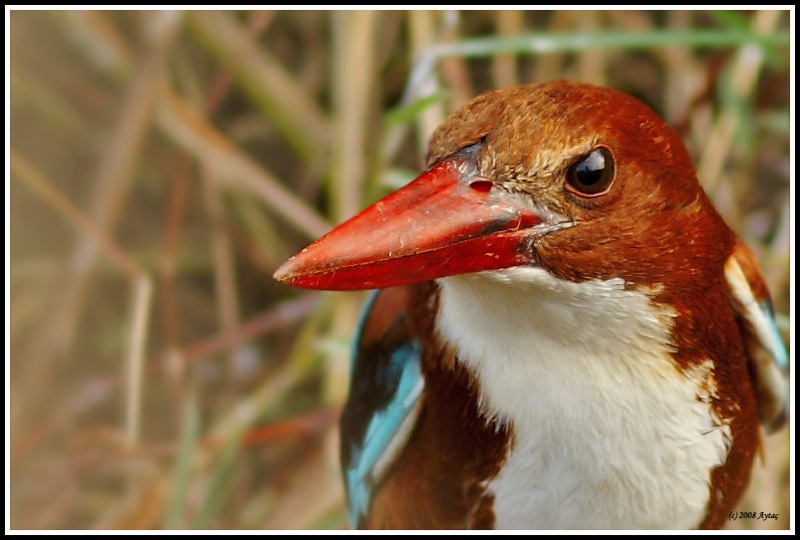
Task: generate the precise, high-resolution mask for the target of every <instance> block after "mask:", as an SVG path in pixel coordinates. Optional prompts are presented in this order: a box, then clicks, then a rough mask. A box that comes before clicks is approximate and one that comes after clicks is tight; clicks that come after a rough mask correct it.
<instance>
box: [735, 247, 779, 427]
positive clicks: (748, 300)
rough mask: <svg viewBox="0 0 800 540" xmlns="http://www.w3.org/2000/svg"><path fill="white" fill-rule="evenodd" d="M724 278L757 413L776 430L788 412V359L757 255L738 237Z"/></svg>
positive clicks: (763, 422)
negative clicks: (740, 338)
mask: <svg viewBox="0 0 800 540" xmlns="http://www.w3.org/2000/svg"><path fill="white" fill-rule="evenodd" d="M725 279H726V281H727V283H728V287H729V290H730V297H731V304H732V305H733V307H734V310H735V312H736V316H737V323H738V326H739V331H740V333H741V335H742V339H743V342H744V345H745V353H746V355H747V362H748V371H749V373H750V378H751V380H752V383H753V388H754V389H755V392H756V400H757V407H758V416H759V419H760V420H761V423H762V424H764V425H765V426H766V427H767V429H768V430H769V431H775V430H777V429H779V428H780V427H782V426H783V425H784V424H785V423H786V421H787V419H788V414H789V410H788V384H787V383H788V370H789V359H788V356H787V354H786V349H785V347H784V345H783V341H782V340H781V337H780V333H779V332H778V326H777V323H776V319H775V313H774V311H773V309H772V301H771V299H770V295H769V291H768V290H767V286H766V283H765V282H764V278H763V277H762V275H761V271H760V269H759V267H758V263H757V262H756V258H755V256H754V255H753V252H752V251H751V250H750V248H748V247H747V246H746V245H745V244H744V243H743V242H742V241H741V240H737V243H736V245H735V247H734V251H733V254H732V255H731V256H730V258H729V259H728V261H727V263H726V265H725Z"/></svg>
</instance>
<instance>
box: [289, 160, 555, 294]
mask: <svg viewBox="0 0 800 540" xmlns="http://www.w3.org/2000/svg"><path fill="white" fill-rule="evenodd" d="M543 222H544V219H543V217H542V215H541V213H537V212H536V210H535V207H534V206H533V204H532V202H531V201H529V200H527V199H526V198H524V197H523V196H520V195H516V194H511V193H508V192H507V191H504V190H502V189H500V188H497V187H495V186H493V185H492V182H491V181H490V180H488V179H486V178H483V177H481V176H479V175H478V174H477V170H476V169H475V165H474V163H472V162H468V161H466V160H464V159H460V158H456V159H450V160H447V161H444V162H441V163H439V164H437V165H435V166H433V167H431V168H430V169H429V170H427V171H426V172H424V173H422V174H421V175H420V176H419V177H418V178H417V179H416V180H414V181H413V182H411V183H410V184H408V185H407V186H405V187H403V188H401V189H399V190H398V191H396V192H394V193H392V194H391V195H389V196H387V197H385V198H384V199H382V200H380V201H378V202H377V203H375V204H374V205H372V206H370V207H369V208H367V209H366V210H364V211H363V212H361V213H360V214H358V215H357V216H355V217H353V218H352V219H350V220H349V221H346V222H344V223H342V224H341V225H339V226H338V227H336V228H335V229H333V230H332V231H331V232H329V233H328V234H326V235H325V236H323V237H322V238H320V239H319V240H317V241H316V242H314V243H313V244H311V245H310V246H308V247H307V248H305V249H303V250H302V251H300V253H298V254H297V255H295V256H294V257H292V258H291V259H289V260H288V261H286V262H285V263H284V264H283V265H282V266H281V267H280V268H278V271H277V272H275V279H277V280H278V281H281V282H283V283H286V284H287V285H292V286H295V287H305V288H309V289H329V290H359V289H376V288H383V287H391V286H394V285H402V284H405V283H414V282H419V281H427V280H431V279H435V278H439V277H445V276H452V275H456V274H467V273H470V272H478V271H481V270H498V269H501V268H509V267H512V266H519V265H523V264H529V263H531V262H532V260H533V259H532V257H533V255H532V253H531V250H530V242H528V241H526V240H528V239H529V238H530V236H531V231H530V230H528V229H530V228H531V227H533V226H535V225H537V224H539V223H543Z"/></svg>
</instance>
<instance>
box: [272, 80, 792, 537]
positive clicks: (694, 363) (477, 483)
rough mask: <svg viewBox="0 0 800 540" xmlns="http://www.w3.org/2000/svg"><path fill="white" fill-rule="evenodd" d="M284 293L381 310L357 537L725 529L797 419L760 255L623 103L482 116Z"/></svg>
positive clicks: (475, 110)
mask: <svg viewBox="0 0 800 540" xmlns="http://www.w3.org/2000/svg"><path fill="white" fill-rule="evenodd" d="M274 277H275V279H277V280H278V281H280V282H282V283H284V284H286V285H290V286H294V287H301V288H309V289H321V290H339V291H355V290H373V292H372V293H371V295H370V297H369V299H368V300H367V302H366V304H365V307H364V310H363V313H362V317H361V320H360V322H359V324H358V328H357V331H356V335H355V337H354V342H353V360H352V365H351V374H350V389H349V396H348V399H347V402H346V404H345V406H344V409H343V411H342V416H341V420H340V431H341V448H340V449H341V463H342V476H343V483H344V485H345V491H346V494H347V500H348V512H349V516H350V520H351V524H352V526H354V527H357V528H368V529H493V528H497V529H570V530H582V529H597V530H604V529H716V528H722V527H723V526H724V525H725V523H726V522H727V520H728V515H729V512H731V511H732V509H733V508H734V507H735V505H736V503H737V502H738V501H739V499H740V498H741V495H742V493H743V491H744V490H745V488H746V486H747V484H748V482H749V477H750V473H751V469H752V467H753V466H754V462H755V457H756V455H757V454H758V452H759V451H760V446H761V444H762V438H763V433H764V432H765V431H771V430H776V429H779V428H780V427H781V426H783V425H784V424H785V423H786V421H787V418H788V414H789V413H788V403H787V402H788V383H787V380H788V369H789V365H788V364H789V362H788V357H787V353H786V349H785V348H784V345H783V342H782V340H781V337H780V335H779V332H778V329H777V325H776V321H775V315H774V311H773V308H772V304H771V300H770V294H769V291H768V289H767V286H766V284H765V281H764V279H763V277H762V275H761V271H760V269H759V266H758V263H757V261H756V258H755V256H754V254H753V252H752V251H751V250H750V249H749V248H748V246H747V245H746V244H745V243H744V242H743V241H742V240H741V239H740V238H739V237H738V236H737V234H736V233H734V232H733V230H732V229H731V228H730V227H729V226H728V225H727V224H726V223H725V222H724V220H723V218H722V217H721V216H720V214H719V213H718V212H717V211H716V210H715V208H714V207H713V205H712V203H711V201H710V199H709V197H708V196H707V194H706V193H705V192H704V190H703V189H702V187H701V185H700V183H699V181H698V179H697V175H696V172H695V168H694V166H693V163H692V159H691V157H690V155H689V153H688V151H687V150H686V147H685V146H684V144H683V142H682V140H681V139H680V137H679V135H678V134H677V133H676V132H675V131H673V130H672V129H670V128H669V127H668V126H667V124H666V123H665V122H664V121H663V120H662V119H661V118H660V117H659V116H658V115H657V114H656V113H655V112H654V111H653V110H652V109H650V108H649V107H648V106H647V105H645V104H644V103H642V102H641V101H639V100H637V99H636V98H634V97H632V96H631V95H629V94H627V93H624V92H622V91H619V90H615V89H611V88H607V87H601V86H595V85H591V84H587V83H582V82H574V81H567V80H558V81H552V82H545V83H536V84H533V83H532V84H524V85H520V86H515V87H511V88H504V89H499V90H492V91H489V92H486V93H483V94H481V95H479V96H478V97H476V98H475V99H473V100H472V101H471V102H469V103H467V104H466V105H464V106H463V107H462V108H461V109H459V110H457V111H455V112H454V113H452V114H451V115H450V116H449V117H447V118H446V119H445V120H444V122H443V123H442V124H441V125H440V126H439V127H438V128H437V129H436V130H435V131H434V133H433V134H432V136H431V138H430V140H429V145H428V152H427V156H426V167H425V169H424V171H423V172H422V173H421V174H420V175H419V176H418V177H417V178H416V179H415V180H413V181H412V182H410V183H409V184H407V185H406V186H404V187H402V188H400V189H398V190H397V191H395V192H393V193H391V194H389V195H388V196H387V197H385V198H383V199H381V200H380V201H378V202H376V203H375V204H373V205H372V206H370V207H368V208H367V209H366V210H364V211H363V212H361V213H360V214H358V215H356V216H355V217H353V218H351V219H350V220H348V221H346V222H344V223H343V224H341V225H339V226H338V227H335V228H334V229H333V230H332V231H331V232H329V233H328V234H326V235H324V236H323V237H321V238H320V239H318V240H317V241H315V242H313V243H312V244H311V245H309V246H308V247H306V248H304V249H302V250H301V251H299V252H298V253H297V254H296V255H295V256H293V257H292V258H290V259H289V260H288V261H286V262H285V263H284V264H283V265H282V266H280V267H279V268H278V270H277V271H276V272H275V274H274Z"/></svg>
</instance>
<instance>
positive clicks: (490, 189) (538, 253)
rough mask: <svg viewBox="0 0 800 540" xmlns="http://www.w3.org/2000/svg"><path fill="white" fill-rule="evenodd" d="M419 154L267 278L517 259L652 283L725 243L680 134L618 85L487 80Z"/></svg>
mask: <svg viewBox="0 0 800 540" xmlns="http://www.w3.org/2000/svg"><path fill="white" fill-rule="evenodd" d="M427 164H428V167H427V169H426V170H425V171H424V172H423V173H422V174H421V175H420V176H419V177H418V178H416V179H415V180H414V181H412V182H411V183H410V184H408V185H407V186H405V187H403V188H401V189H400V190H398V191H396V192H394V193H392V194H391V195H389V196H387V197H386V198H384V199H382V200H380V201H378V202H377V203H375V204H374V205H372V206H371V207H369V208H367V209H366V210H364V211H363V212H362V213H361V214H359V215H357V216H355V217H354V218H352V219H351V220H349V221H347V222H345V223H343V224H342V225H340V226H338V227H337V228H335V229H334V230H333V231H331V232H330V233H328V234H327V235H325V236H324V237H322V238H321V239H319V240H318V241H316V242H314V243H313V244H311V245H310V246H309V247H307V248H305V249H303V250H302V251H301V252H300V253H298V254H297V255H295V256H294V257H292V258H291V259H290V260H289V261H287V262H286V263H285V264H284V265H283V266H282V267H281V268H279V269H278V271H277V272H276V274H275V277H276V279H278V280H280V281H282V282H284V283H286V284H289V285H293V286H298V287H306V288H316V289H333V290H356V289H371V288H382V287H389V286H394V285H400V284H405V283H413V282H419V281H427V280H432V279H436V278H442V277H446V276H453V275H459V274H467V273H473V272H480V271H485V270H499V269H505V268H511V267H519V266H522V267H539V268H542V269H544V270H546V271H547V272H549V273H550V274H552V275H554V276H556V277H558V278H561V279H566V280H570V281H573V282H581V281H587V280H592V279H611V278H621V279H623V280H625V282H627V283H631V284H634V285H636V284H640V285H644V286H654V285H661V284H663V283H664V281H665V279H666V278H667V276H669V279H670V280H671V281H678V282H679V281H681V280H684V279H685V280H686V281H687V282H688V281H695V280H697V279H698V277H700V278H702V276H699V275H698V273H702V272H703V269H704V268H706V267H713V268H717V269H719V268H721V267H722V265H723V263H724V259H725V258H726V257H727V255H728V254H729V252H730V251H731V246H730V244H731V243H732V242H733V240H732V237H731V235H730V233H729V232H728V229H727V227H726V226H725V225H724V223H723V222H722V220H721V218H720V217H719V215H718V214H717V213H716V212H715V211H714V210H713V208H712V207H711V204H710V202H709V201H708V199H707V197H706V196H705V194H704V193H703V191H702V189H701V188H700V186H699V184H698V182H697V179H696V175H695V172H694V168H693V166H692V162H691V159H690V157H689V155H688V153H687V151H686V149H685V148H684V146H683V143H682V142H681V140H680V139H679V137H678V136H677V135H676V134H675V133H674V132H673V131H672V130H671V129H669V128H668V127H667V125H666V124H665V123H664V122H663V121H662V120H661V119H660V118H659V117H658V116H657V115H656V114H655V113H654V112H653V111H651V110H650V109H649V108H648V107H646V106H645V105H644V104H642V103H641V102H639V101H637V100H636V99H634V98H632V97H631V96H629V95H627V94H624V93H622V92H618V91H614V90H610V89H606V88H601V87H596V86H592V85H588V84H580V83H573V82H566V81H558V82H553V83H546V84H538V85H524V86H519V87H514V88H510V89H505V90H497V91H493V92H488V93H486V94H483V95H481V96H479V97H477V98H476V99H474V100H473V101H472V102H470V103H468V104H467V105H466V106H464V107H463V108H462V109H460V110H459V111H457V112H455V113H454V114H452V115H451V116H450V117H449V118H447V120H445V122H444V123H443V124H442V125H441V126H440V127H439V128H438V129H437V130H436V132H435V133H434V134H433V136H432V138H431V141H430V145H429V151H428V158H427ZM701 281H702V279H701Z"/></svg>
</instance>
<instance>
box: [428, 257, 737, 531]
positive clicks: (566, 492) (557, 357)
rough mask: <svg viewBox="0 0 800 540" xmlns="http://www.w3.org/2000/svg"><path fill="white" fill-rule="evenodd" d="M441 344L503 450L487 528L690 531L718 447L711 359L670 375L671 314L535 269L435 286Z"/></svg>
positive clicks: (700, 511) (609, 287)
mask: <svg viewBox="0 0 800 540" xmlns="http://www.w3.org/2000/svg"><path fill="white" fill-rule="evenodd" d="M439 283H440V285H441V295H440V306H441V310H440V314H439V318H438V320H437V325H438V331H439V332H440V334H441V335H442V337H443V338H444V339H445V340H447V341H448V342H449V343H451V344H452V345H454V346H455V347H456V349H457V350H458V358H459V361H460V362H462V363H463V364H464V365H466V366H467V367H468V368H469V369H470V370H472V372H473V373H474V374H475V375H476V376H477V378H478V381H479V384H480V403H481V408H482V410H483V412H484V413H485V414H486V416H487V417H490V418H494V419H496V420H497V421H499V422H504V423H509V424H510V425H511V426H512V429H513V433H514V444H513V448H512V450H511V451H510V453H509V455H508V456H507V458H506V461H505V463H504V466H503V468H502V469H501V471H500V473H499V474H498V476H497V477H496V478H494V479H493V480H492V481H490V483H489V485H488V489H489V490H490V491H492V492H493V493H494V495H495V518H496V524H497V526H498V528H515V529H528V528H532V529H537V528H539V529H545V528H555V529H585V528H589V529H627V528H670V529H671V528H677V529H680V528H690V527H695V526H697V525H698V524H699V523H700V521H702V518H703V517H704V515H705V512H706V505H707V502H708V496H709V486H710V473H711V471H712V470H713V468H715V467H717V466H719V465H720V464H722V463H723V462H724V460H725V458H726V456H727V452H728V449H729V447H730V427H729V426H728V425H727V423H726V422H723V421H721V420H720V419H719V418H718V417H717V415H716V414H715V412H714V410H713V409H712V408H711V405H710V401H711V398H712V397H715V392H716V383H715V381H714V378H713V370H712V369H711V362H710V361H709V362H706V363H703V364H701V365H699V366H697V367H695V368H694V369H692V370H690V371H688V372H683V373H681V372H680V371H679V370H678V369H677V367H676V366H675V364H674V362H673V361H672V359H671V357H670V354H669V353H670V351H672V350H673V348H674V347H673V345H672V342H671V337H670V329H671V327H672V320H673V318H674V317H675V313H674V312H673V311H672V310H670V309H668V308H666V307H663V306H656V305H654V304H653V303H652V302H651V301H650V295H649V294H647V293H646V292H639V291H634V290H626V289H624V283H623V281H622V280H620V279H612V280H608V281H599V280H598V281H590V282H584V283H573V282H569V281H565V280H561V279H558V278H555V277H553V276H552V275H550V274H549V273H547V272H546V271H544V270H542V269H538V268H511V269H507V270H500V271H493V272H481V273H477V274H469V275H464V276H455V277H449V278H444V279H440V280H439Z"/></svg>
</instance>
